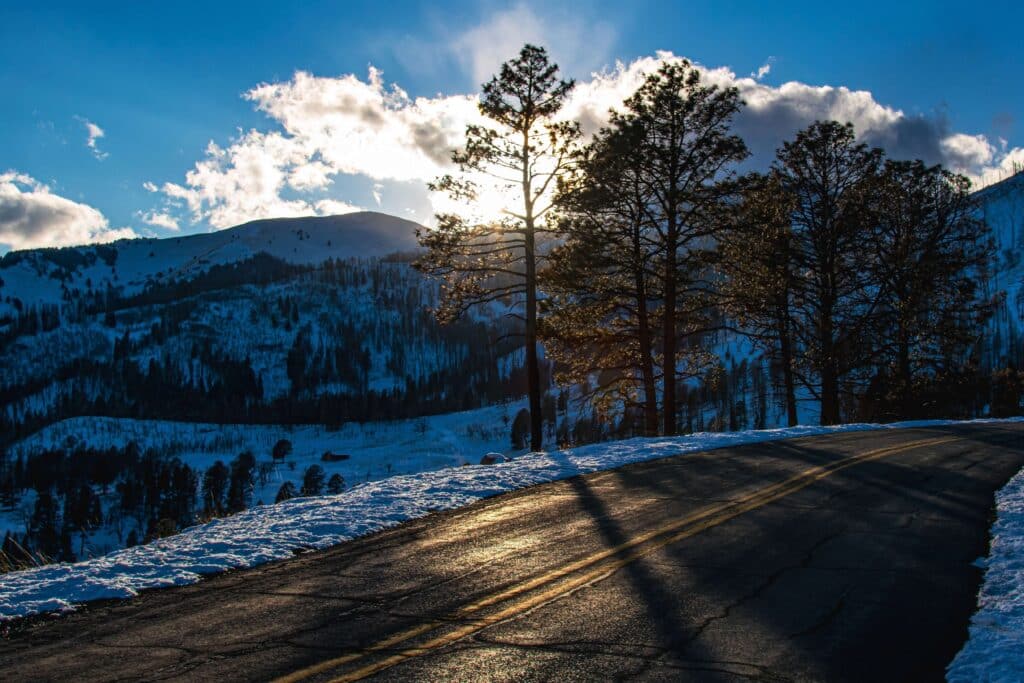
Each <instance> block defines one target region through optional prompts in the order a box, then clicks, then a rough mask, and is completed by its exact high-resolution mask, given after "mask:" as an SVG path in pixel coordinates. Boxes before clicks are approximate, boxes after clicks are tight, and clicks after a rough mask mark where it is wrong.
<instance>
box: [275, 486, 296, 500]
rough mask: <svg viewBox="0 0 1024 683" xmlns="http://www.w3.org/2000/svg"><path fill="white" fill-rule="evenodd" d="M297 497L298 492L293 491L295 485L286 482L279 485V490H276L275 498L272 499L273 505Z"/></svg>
mask: <svg viewBox="0 0 1024 683" xmlns="http://www.w3.org/2000/svg"><path fill="white" fill-rule="evenodd" d="M298 495H299V492H298V491H296V490H295V484H293V483H291V482H290V481H286V482H285V483H283V484H281V488H279V489H278V490H277V496H276V497H275V498H274V502H275V503H280V502H283V501H286V500H291V499H292V498H295V497H296V496H298Z"/></svg>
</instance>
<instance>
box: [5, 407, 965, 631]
mask: <svg viewBox="0 0 1024 683" xmlns="http://www.w3.org/2000/svg"><path fill="white" fill-rule="evenodd" d="M941 424H951V422H948V421H918V422H904V423H898V424H892V425H872V424H852V425H841V426H836V427H792V428H786V429H771V430H762V431H745V432H730V433H715V434H694V435H690V436H685V437H674V438H638V439H630V440H626V441H618V442H609V443H601V444H594V445H590V446H582V447H579V448H575V449H570V450H565V451H554V452H550V453H530V454H527V455H524V456H521V457H518V458H515V459H513V460H511V461H509V462H505V463H501V464H496V465H474V466H467V467H452V468H448V469H443V470H437V471H433V472H423V473H419V474H413V475H400V476H393V477H389V478H386V479H381V480H378V481H371V482H366V483H363V484H360V485H357V486H354V487H353V488H352V489H350V490H348V491H346V492H344V493H342V494H340V495H336V496H319V497H310V498H298V499H293V500H290V501H286V502H284V503H281V504H278V505H265V506H260V507H256V508H253V509H251V510H248V511H246V512H243V513H240V514H238V515H235V516H233V517H225V518H221V519H217V520H214V521H212V522H209V523H206V524H202V525H198V526H195V527H191V528H189V529H186V530H185V531H184V532H182V533H181V534H178V535H176V536H171V537H169V538H165V539H162V540H159V541H156V542H153V543H150V544H148V545H144V546H136V547H134V548H129V549H126V550H120V551H117V552H114V553H111V554H109V555H105V556H103V557H97V558H93V559H90V560H87V561H84V562H79V563H76V564H59V565H48V566H44V567H39V568H36V569H29V570H25V571H20V572H12V573H9V574H4V575H0V619H11V618H15V617H20V616H26V615H30V614H36V613H40V612H50V611H64V610H70V609H74V607H75V605H77V604H80V603H83V602H86V601H89V600H98V599H104V598H127V597H130V596H132V595H135V594H136V593H137V592H138V591H140V590H143V589H147V588H158V587H162V586H171V585H181V584H187V583H192V582H195V581H198V580H199V579H200V578H202V577H203V576H204V575H207V574H213V573H216V572H221V571H226V570H228V569H235V568H241V567H252V566H255V565H258V564H262V563H264V562H269V561H271V560H276V559H281V558H286V557H289V556H291V555H292V554H293V553H294V552H295V551H297V550H301V549H309V548H325V547H328V546H332V545H336V544H338V543H341V542H343V541H347V540H350V539H352V538H355V537H357V536H362V535H364V534H368V533H371V532H374V531H378V530H380V529H384V528H387V527H391V526H394V525H396V524H399V523H401V522H403V521H406V520H409V519H413V518H416V517H421V516H423V515H426V514H428V513H430V512H433V511H437V510H449V509H452V508H457V507H461V506H464V505H468V504H469V503H472V502H474V501H477V500H480V499H481V498H486V497H489V496H495V495H498V494H501V493H505V492H508V491H512V490H515V489H520V488H524V487H526V486H532V485H535V484H541V483H545V482H550V481H556V480H560V479H566V478H568V477H572V476H575V475H578V474H586V473H588V472H595V471H598V470H606V469H612V468H615V467H620V466H622V465H627V464H629V463H634V462H640V461H644V460H653V459H657V458H666V457H670V456H674V455H681V454H685V453H694V452H698V451H704V450H709V449H715V448H724V447H728V446H735V445H740V444H747V443H756V442H764V441H774V440H778V439H786V438H793V437H799V436H810V435H815V434H829V433H836V432H849V431H866V430H874V429H888V428H899V427H913V426H934V425H941Z"/></svg>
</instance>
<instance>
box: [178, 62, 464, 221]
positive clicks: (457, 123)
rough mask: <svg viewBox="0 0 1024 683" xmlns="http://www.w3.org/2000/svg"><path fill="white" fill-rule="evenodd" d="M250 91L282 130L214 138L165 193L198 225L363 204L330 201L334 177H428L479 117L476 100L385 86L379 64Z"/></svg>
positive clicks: (303, 76)
mask: <svg viewBox="0 0 1024 683" xmlns="http://www.w3.org/2000/svg"><path fill="white" fill-rule="evenodd" d="M245 97H246V98H247V99H249V100H251V101H252V102H254V103H255V105H256V108H257V109H259V110H261V111H263V112H265V113H266V114H267V115H268V116H270V117H271V118H272V119H273V120H274V121H275V122H277V123H278V124H279V125H280V126H281V128H282V130H280V131H271V132H262V131H258V130H249V131H247V132H244V133H241V134H240V135H239V137H238V138H236V139H235V140H234V141H232V143H231V144H230V145H229V146H228V147H226V148H223V147H221V146H219V145H217V144H215V143H213V142H211V143H210V145H209V146H208V147H207V150H206V157H205V158H204V159H202V160H201V161H199V162H197V163H196V165H195V167H194V168H193V169H192V170H190V171H189V172H188V173H187V174H186V176H185V182H184V184H177V183H165V184H164V185H163V186H162V187H161V190H162V191H163V192H164V194H166V195H167V196H168V197H170V198H172V199H179V200H183V201H184V202H185V203H186V204H187V206H188V208H189V210H190V211H191V213H192V218H193V220H195V221H199V220H207V221H208V222H209V223H210V225H212V226H214V227H218V228H222V227H227V226H231V225H236V224H238V223H242V222H245V221H247V220H252V219H255V218H269V217H280V216H299V215H309V214H315V213H321V214H322V213H325V212H332V213H338V212H342V211H353V210H357V207H354V206H352V205H351V204H348V203H345V202H342V201H340V200H339V199H337V198H332V197H319V198H317V197H308V196H306V195H310V194H313V193H317V192H319V193H324V192H326V191H327V190H329V188H330V186H331V184H332V182H333V178H334V176H337V175H339V174H350V175H362V176H366V177H369V178H371V179H374V180H376V181H402V182H407V181H411V180H416V181H421V180H425V179H429V178H432V177H434V176H436V175H438V174H439V173H440V172H442V171H443V170H444V169H445V168H446V166H447V163H448V159H449V157H450V155H451V150H452V148H454V147H455V146H456V145H457V144H458V143H459V141H460V140H461V136H462V133H463V131H464V130H465V127H466V124H467V123H468V122H470V121H475V120H478V119H479V113H478V111H477V108H476V99H475V98H474V97H471V96H452V97H437V98H416V99H413V98H410V97H409V96H408V95H407V94H406V93H405V92H404V91H402V90H401V89H400V88H398V87H396V86H392V87H390V88H388V87H385V85H384V83H383V81H382V78H381V74H380V72H379V71H377V70H376V69H373V68H372V67H371V69H370V72H369V76H368V78H367V79H366V80H365V81H363V80H361V79H359V78H357V77H356V76H355V75H347V76H342V77H340V78H322V77H316V76H313V75H311V74H308V73H305V72H301V71H300V72H297V73H296V74H295V75H294V77H293V78H292V79H291V80H290V81H286V82H284V83H274V84H262V85H259V86H257V87H255V88H253V89H252V90H250V91H249V92H248V93H246V95H245Z"/></svg>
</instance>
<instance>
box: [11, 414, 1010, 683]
mask: <svg viewBox="0 0 1024 683" xmlns="http://www.w3.org/2000/svg"><path fill="white" fill-rule="evenodd" d="M1022 466H1024V425H991V426H985V427H977V426H971V427H955V428H940V429H912V430H893V431H879V432H869V433H847V434H842V435H835V436H830V437H821V438H819V437H813V438H805V439H797V440H791V441H785V442H776V443H773V444H762V445H753V446H744V447H739V448H732V449H727V450H718V451H713V452H710V453H706V454H699V455H687V456H680V457H676V458H670V459H665V460H659V461H653V462H649V463H644V464H639V465H633V466H629V467H625V468H622V469H619V470H614V471H609V472H601V473H597V474H594V475H590V476H586V477H578V478H575V479H571V480H568V481H563V482H558V483H555V484H549V485H544V486H538V487H534V488H531V489H527V490H525V491H521V492H517V493H514V494H509V495H505V496H501V497H498V498H493V499H490V500H486V501H482V502H480V503H477V504H474V505H472V506H469V507H467V508H463V509H461V510H457V511H452V512H448V513H440V514H435V515H431V516H429V517H427V518H424V519H421V520H417V521H413V522H410V523H407V524H404V525H402V526H399V527H397V528H395V529H393V530H390V531H386V532H382V533H379V534H375V535H373V536H370V537H367V538H364V539H359V540H356V541H353V542H351V543H347V544H344V545H341V546H338V547H336V548H333V549H330V550H327V551H323V552H314V553H308V554H304V555H301V556H299V557H296V558H295V559H292V560H288V561H284V562H278V563H274V564H271V565H266V566H264V567H261V568H257V569H253V570H247V571H239V572H233V573H229V574H225V575H221V576H217V577H213V578H211V579H209V580H207V581H204V582H202V583H200V584H197V585H194V586H188V587H183V588H174V589H167V590H158V591H151V592H148V593H145V594H143V595H141V596H139V597H138V598H136V599H134V600H131V601H125V602H112V603H104V604H98V605H94V606H92V607H89V608H88V609H85V610H83V611H81V612H78V613H76V614H73V615H70V616H67V617H60V618H47V619H42V620H36V621H33V622H31V623H28V624H25V625H23V626H22V627H21V628H16V629H14V630H13V631H12V632H11V633H10V634H9V635H8V637H7V638H5V639H4V640H3V641H2V642H0V672H2V673H0V676H2V677H3V678H4V680H8V681H15V680H93V679H96V680H163V679H187V680H217V681H221V682H226V681H233V680H270V679H274V678H282V677H284V678H285V680H356V679H358V678H360V677H364V676H377V677H378V678H380V679H386V680H402V681H408V680H467V681H468V680H472V681H480V680H516V681H519V680H559V681H572V680H611V679H621V678H641V679H667V680H675V681H678V680H684V681H685V680H696V681H745V680H759V681H788V680H798V681H803V680H825V681H889V680H892V681H928V680H941V679H942V678H943V671H944V668H945V666H946V664H947V663H948V662H949V661H950V660H951V659H952V657H953V656H954V655H955V654H956V652H957V651H958V650H959V648H960V646H961V645H962V643H963V641H964V639H965V638H966V636H967V624H968V621H969V618H970V615H971V613H972V612H973V611H974V605H975V594H976V591H977V589H978V586H979V583H980V580H981V573H980V571H979V570H978V569H976V568H974V567H973V566H972V565H971V562H972V561H973V560H974V559H976V558H977V557H979V556H981V555H984V554H986V552H987V542H988V528H989V525H990V522H991V514H992V507H993V492H994V491H995V490H996V489H998V488H999V487H1001V486H1002V485H1003V484H1004V483H1005V482H1006V481H1007V479H1009V478H1010V477H1011V476H1012V475H1013V474H1014V473H1015V472H1016V471H1017V470H1019V469H1020V468H1021V467H1022Z"/></svg>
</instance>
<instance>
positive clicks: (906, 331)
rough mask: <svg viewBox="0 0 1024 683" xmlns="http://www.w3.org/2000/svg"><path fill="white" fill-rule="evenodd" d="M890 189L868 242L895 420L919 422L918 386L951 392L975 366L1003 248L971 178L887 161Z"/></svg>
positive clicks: (884, 182)
mask: <svg viewBox="0 0 1024 683" xmlns="http://www.w3.org/2000/svg"><path fill="white" fill-rule="evenodd" d="M880 180H881V182H880V183H879V189H878V190H877V192H876V196H875V198H874V199H875V201H876V202H877V210H876V215H877V220H876V222H875V232H874V235H873V237H872V239H871V240H870V241H869V242H868V243H869V244H870V245H871V247H872V248H873V249H874V276H875V278H876V281H877V285H876V286H877V287H878V288H879V291H880V293H881V305H880V312H881V321H880V323H881V329H880V333H879V334H878V335H877V338H878V340H879V345H880V353H881V357H882V362H883V363H885V364H886V365H887V366H888V367H887V368H886V369H885V371H886V376H887V377H889V378H891V381H892V386H890V387H889V392H888V393H889V394H890V396H891V397H892V398H891V401H890V402H891V403H892V404H894V408H895V410H894V411H893V412H894V413H895V414H892V415H891V417H915V416H917V414H918V413H919V412H920V410H921V400H920V399H921V396H919V395H917V393H916V391H915V385H917V384H919V383H920V382H927V383H934V382H936V381H940V382H941V381H942V378H943V377H944V376H945V375H947V374H949V373H958V372H960V371H961V370H962V369H963V368H964V367H965V366H966V365H967V364H968V363H969V362H970V358H971V357H972V355H973V354H972V349H973V347H975V346H976V343H977V341H978V340H979V338H980V334H981V330H982V329H983V328H984V325H985V322H986V321H987V319H988V317H989V316H990V315H991V313H992V311H993V306H994V304H995V301H993V300H991V299H986V298H984V297H983V296H982V295H981V285H982V283H984V281H985V280H986V279H987V277H988V274H989V269H990V266H991V264H992V259H993V252H994V245H993V242H992V238H991V236H990V234H989V231H988V228H987V226H986V225H985V223H984V222H983V221H981V220H979V219H978V218H977V216H978V214H979V211H978V208H977V206H976V205H975V202H974V200H973V199H972V198H971V196H970V181H969V180H968V179H967V178H965V177H963V176H958V175H954V174H952V173H950V172H949V171H945V170H943V169H942V168H941V167H938V166H926V165H925V164H924V163H922V162H920V161H913V162H910V161H887V162H886V163H885V167H884V171H883V173H882V176H881V179H880ZM922 416H923V415H922Z"/></svg>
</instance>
